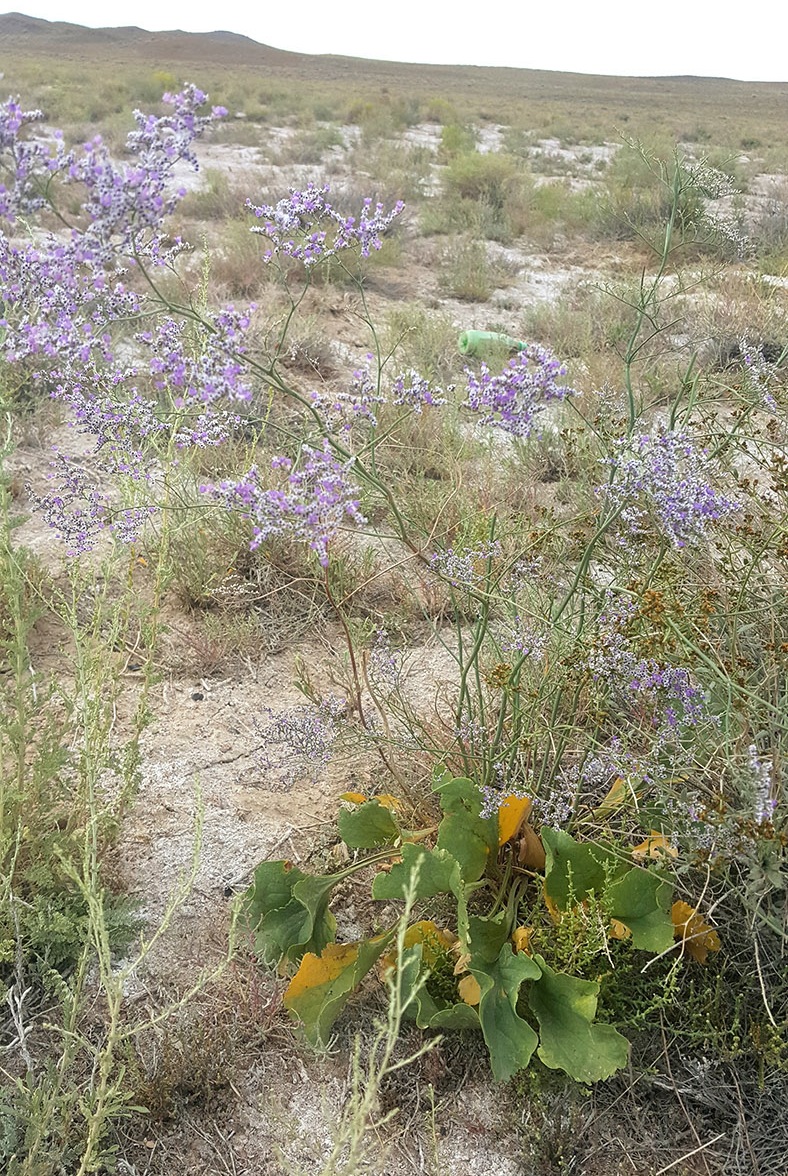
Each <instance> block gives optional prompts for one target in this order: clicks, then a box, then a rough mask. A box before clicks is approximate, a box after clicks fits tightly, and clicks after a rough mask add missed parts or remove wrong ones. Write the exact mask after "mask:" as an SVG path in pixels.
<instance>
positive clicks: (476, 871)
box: [435, 776, 498, 882]
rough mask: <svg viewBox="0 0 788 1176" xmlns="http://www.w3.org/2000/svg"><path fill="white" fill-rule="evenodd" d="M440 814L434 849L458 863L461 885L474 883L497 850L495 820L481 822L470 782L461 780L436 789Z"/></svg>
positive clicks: (479, 801) (474, 788)
mask: <svg viewBox="0 0 788 1176" xmlns="http://www.w3.org/2000/svg"><path fill="white" fill-rule="evenodd" d="M435 791H436V792H437V793H438V796H439V798H440V805H441V808H442V809H443V812H444V817H443V820H442V821H441V823H440V826H439V828H438V840H437V845H438V848H439V849H445V850H448V852H449V853H450V854H451V855H452V856H453V857H455V858H456V859H457V861H458V862H459V863H460V872H461V874H462V878H463V881H464V882H476V881H478V879H479V878H481V876H482V874H483V873H484V871H485V870H486V869H487V863H488V861H489V859H490V855H491V854H492V855H493V856H494V855H495V853H496V852H497V849H498V818H497V815H496V816H495V817H486V818H482V817H481V816H480V815H479V814H480V812H481V807H482V798H481V793H480V792H479V788H478V785H476V784H474V782H473V780H468V779H466V778H465V777H463V776H456V777H454V778H453V779H448V780H443V782H441V783H440V784H438V785H436V787H435Z"/></svg>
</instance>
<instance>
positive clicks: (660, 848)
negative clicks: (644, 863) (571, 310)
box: [632, 829, 679, 859]
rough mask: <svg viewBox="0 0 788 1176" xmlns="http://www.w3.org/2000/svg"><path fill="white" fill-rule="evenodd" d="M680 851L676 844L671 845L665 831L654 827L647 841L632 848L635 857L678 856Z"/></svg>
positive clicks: (657, 857)
mask: <svg viewBox="0 0 788 1176" xmlns="http://www.w3.org/2000/svg"><path fill="white" fill-rule="evenodd" d="M678 855H679V851H678V850H677V849H676V847H675V846H674V845H671V844H670V842H669V841H668V839H667V837H666V836H665V835H664V833H657V832H656V831H655V830H654V829H652V830H651V832H650V833H649V835H648V837H647V838H646V840H645V841H641V843H640V845H636V846H635V847H634V849H633V850H632V856H633V857H634V858H640V859H644V858H656V859H659V858H663V857H673V858H674V857H678Z"/></svg>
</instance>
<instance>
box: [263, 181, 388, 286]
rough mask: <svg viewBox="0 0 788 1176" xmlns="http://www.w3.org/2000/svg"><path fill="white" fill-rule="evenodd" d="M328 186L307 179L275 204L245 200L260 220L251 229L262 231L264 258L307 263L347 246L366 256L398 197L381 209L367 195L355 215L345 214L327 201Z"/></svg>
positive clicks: (378, 241) (378, 242) (376, 244)
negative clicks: (265, 248)
mask: <svg viewBox="0 0 788 1176" xmlns="http://www.w3.org/2000/svg"><path fill="white" fill-rule="evenodd" d="M329 191H330V189H329V186H328V184H325V185H324V186H323V187H322V188H318V187H316V186H315V185H314V184H308V185H307V187H306V188H305V189H304V190H303V191H299V190H298V189H296V188H292V189H291V191H290V195H289V197H287V198H286V199H284V200H280V201H279V203H278V204H276V205H271V204H253V203H252V201H251V200H247V202H246V206H247V208H249V209H250V210H251V211H252V212H253V213H254V215H255V216H256V217H257V218H258V220H262V221H263V224H262V225H255V226H254V227H253V229H252V232H253V233H260V234H261V235H262V236H264V237H267V238H268V240H269V241H270V243H271V247H270V249H269V250H268V252H267V253H266V256H265V260H266V261H271V260H272V258H274V257H275V256H278V255H281V256H283V257H292V258H294V259H295V260H297V261H301V262H303V264H304V265H305V266H307V267H310V266H313V265H315V264H316V263H317V262H318V261H321V260H322V259H323V258H326V257H333V256H334V255H335V254H337V253H339V252H340V251H341V250H343V249H351V248H358V249H359V250H360V252H361V256H362V257H368V256H369V254H370V250H372V249H380V247H381V243H382V242H381V237H382V235H383V233H385V232H386V230H387V229H388V228H389V226H390V225H391V223H392V221H393V220H394V218H395V217H397V216H399V214H400V213H401V212H402V209H403V208H404V205H403V203H402V201H399V202H398V203H397V204H396V205H395V206H394V208H393V209H392V210H391V211H390V212H386V211H385V209H384V208H383V205H382V204H376V205H375V206H374V208H373V206H372V200H371V199H369V198H367V199H366V200H365V201H364V204H363V207H362V210H361V213H360V215H359V216H358V217H353V216H349V217H344V216H342V214H341V213H340V212H338V211H337V210H336V209H335V208H334V207H333V205H332V204H331V203H330V202H329V200H328V194H329Z"/></svg>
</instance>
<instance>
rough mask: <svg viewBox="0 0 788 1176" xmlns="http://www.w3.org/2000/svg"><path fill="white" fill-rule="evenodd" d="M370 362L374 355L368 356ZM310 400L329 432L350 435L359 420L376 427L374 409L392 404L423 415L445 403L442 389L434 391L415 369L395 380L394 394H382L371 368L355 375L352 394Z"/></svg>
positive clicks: (319, 394) (316, 395)
mask: <svg viewBox="0 0 788 1176" xmlns="http://www.w3.org/2000/svg"><path fill="white" fill-rule="evenodd" d="M367 359H368V360H370V361H371V360H372V359H373V356H371V355H369V356H367ZM310 400H311V401H312V405H313V406H314V408H315V410H316V411H317V412H318V413H319V414H320V418H321V421H322V422H323V426H324V428H325V430H326V432H328V433H333V432H336V431H337V430H339V429H341V430H344V431H345V432H347V431H349V430H350V428H351V427H352V424H353V422H354V421H358V420H366V421H368V422H369V424H370V425H371V426H372V427H373V428H376V427H377V424H378V418H377V414H376V412H375V407H376V406H377V405H379V404H388V403H389V402H391V403H392V404H395V405H397V407H399V408H402V407H404V408H408V409H410V410H411V411H412V412H415V413H417V414H419V415H420V414H421V412H422V408H423V406H424V405H435V406H439V405H442V404H445V403H446V398H445V396H444V395H443V390H442V389H441V388H431V387H430V384H429V381H428V380H425V379H424V378H423V377H422V376H420V375H419V374H418V372H417V371H414V370H413V369H412V368H411V370H410V372H407V373H402V374H401V375H399V376H397V377H396V378H395V379H394V381H393V383H392V386H391V394H390V396H387V395H385V394H384V393H383V392H382V391H381V388H380V384H379V382H378V381H377V380H376V379H375V378H374V376H373V375H372V372H371V370H370V368H369V366H366V367H363V368H358V369H357V370H356V371H354V372H353V378H352V382H351V389H350V391H349V392H337V393H335V394H334V396H333V397H331V396H327V395H326V394H325V393H323V392H312V393H311V394H310Z"/></svg>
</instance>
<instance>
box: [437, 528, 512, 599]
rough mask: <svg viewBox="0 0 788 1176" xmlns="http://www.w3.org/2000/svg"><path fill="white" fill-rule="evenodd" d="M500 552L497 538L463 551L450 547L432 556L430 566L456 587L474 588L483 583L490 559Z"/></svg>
mask: <svg viewBox="0 0 788 1176" xmlns="http://www.w3.org/2000/svg"><path fill="white" fill-rule="evenodd" d="M500 554H501V545H500V543H499V542H498V540H497V539H496V540H494V541H493V542H492V543H479V544H477V545H476V546H475V547H473V548H467V549H465V550H462V551H455V549H454V548H453V547H448V548H447V549H446V550H445V551H436V552H434V553H433V555H431V556H430V567H431V568H432V570H433V571H434V572H437V573H438V574H439V575H440V576H442V577H443V578H444V580H448V581H449V583H450V584H451V585H452V587H454V588H473V587H475V586H477V585H478V584H481V583H483V581H484V578H485V572H486V568H487V563H488V561H489V560H491V559H496V558H497V557H498V556H500Z"/></svg>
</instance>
